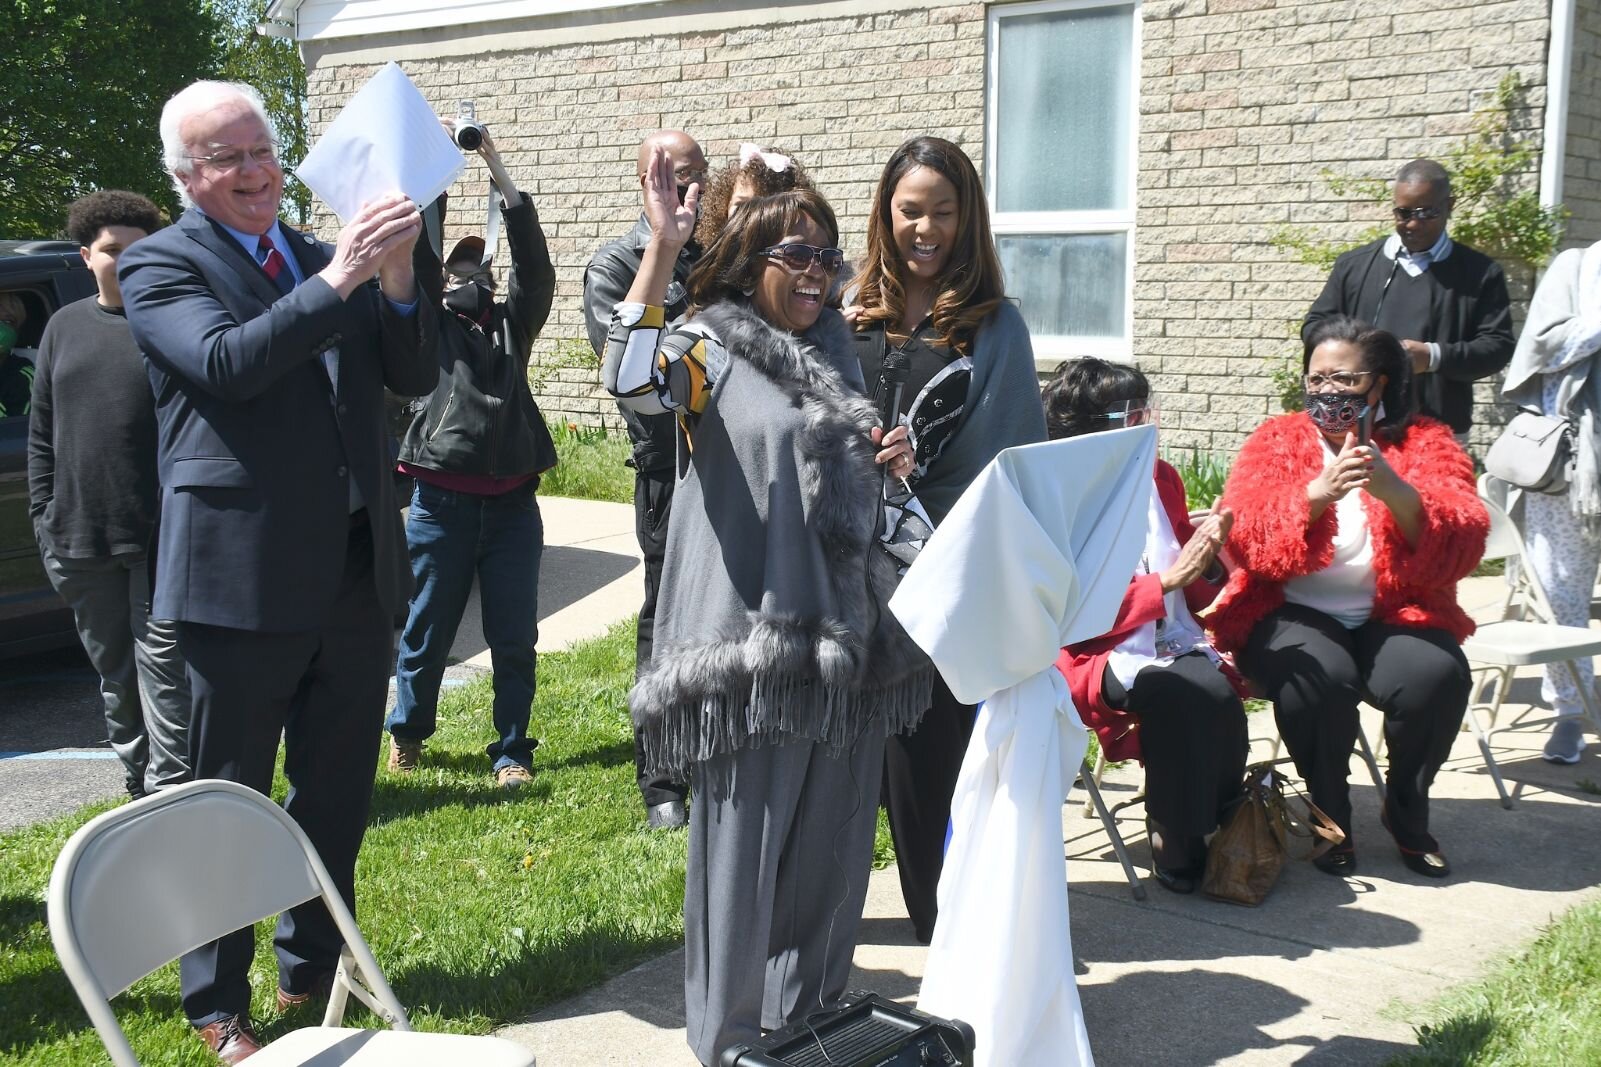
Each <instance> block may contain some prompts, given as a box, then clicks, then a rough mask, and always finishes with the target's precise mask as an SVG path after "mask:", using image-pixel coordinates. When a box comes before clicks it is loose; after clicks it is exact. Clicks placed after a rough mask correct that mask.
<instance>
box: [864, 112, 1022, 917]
mask: <svg viewBox="0 0 1601 1067" xmlns="http://www.w3.org/2000/svg"><path fill="white" fill-rule="evenodd" d="M854 285H855V290H854V292H853V293H849V294H847V303H850V304H852V305H854V306H853V308H852V309H851V312H852V313H853V314H854V316H855V325H856V331H857V332H856V344H857V349H856V350H857V356H858V358H859V359H860V361H861V366H862V374H863V378H864V380H865V381H866V382H867V384H868V387H869V388H870V389H872V390H874V393H875V397H874V398H875V400H876V401H878V402H880V403H882V402H883V401H884V400H885V399H888V397H887V396H879V395H878V394H879V393H881V392H884V390H886V389H890V388H892V386H889V385H886V384H884V383H883V382H882V381H881V378H882V368H883V366H884V363H885V359H886V357H887V356H888V355H889V354H890V353H891V352H894V353H895V354H896V356H897V359H904V360H906V361H907V362H908V363H909V371H908V373H907V378H906V380H905V382H904V384H903V385H902V386H901V404H900V410H899V412H897V415H898V416H899V418H900V419H901V423H902V425H904V426H905V427H906V428H907V430H908V432H909V436H908V440H909V441H910V442H911V444H912V447H913V449H914V450H915V460H916V464H915V467H914V469H913V470H912V472H911V473H910V474H909V475H908V476H907V479H906V482H907V488H908V489H909V491H910V492H911V493H913V494H915V495H916V497H917V500H918V502H919V503H921V504H922V506H923V508H924V510H925V511H926V512H927V514H928V517H929V518H930V519H931V520H932V521H933V522H934V523H936V524H937V523H939V522H940V520H942V519H943V518H944V517H945V515H946V513H947V512H949V511H950V509H951V507H952V506H953V505H954V504H955V503H956V500H957V498H958V497H959V496H961V495H962V492H963V491H964V490H965V489H966V488H967V486H968V483H970V482H971V481H972V480H973V479H974V477H976V476H977V475H978V472H979V471H981V470H983V469H984V465H985V464H987V463H988V462H989V461H990V460H992V459H994V458H995V456H996V454H997V453H999V452H1000V451H1001V450H1002V449H1004V448H1009V447H1011V446H1012V445H1021V444H1029V443H1031V442H1035V441H1043V440H1045V416H1044V413H1043V410H1042V409H1041V407H1040V393H1039V380H1038V378H1037V377H1036V376H1035V372H1034V350H1033V346H1032V345H1031V344H1030V343H1029V336H1028V327H1027V326H1025V325H1024V324H1023V316H1022V315H1021V314H1019V313H1018V310H1017V308H1015V307H1014V306H1012V305H1011V304H1010V303H1008V302H1007V300H1006V294H1005V290H1004V289H1003V280H1002V277H1001V264H1000V258H999V257H998V256H997V255H996V252H995V240H994V238H993V237H992V236H991V233H990V221H989V209H988V208H987V207H986V206H985V203H984V190H983V186H982V185H981V184H980V183H979V178H978V171H977V170H976V169H975V168H974V167H973V162H972V160H970V159H968V158H967V155H966V153H964V152H963V151H962V150H961V149H960V148H958V147H957V146H956V145H954V144H952V143H951V142H950V141H947V140H944V139H942V138H939V137H917V138H913V139H912V140H910V141H907V142H906V143H905V144H903V145H901V146H900V147H899V148H898V149H896V150H895V153H894V154H893V155H892V156H890V158H889V162H888V163H886V164H885V165H884V171H883V174H882V175H881V176H880V178H879V181H878V187H877V189H876V190H875V192H874V194H873V205H872V211H871V213H870V214H869V216H868V220H867V254H866V256H865V257H864V259H863V262H862V267H861V273H860V274H859V275H858V276H857V278H856V279H855V281H854ZM973 713H974V708H973V707H971V706H969V705H965V704H962V703H960V702H959V701H957V700H956V698H955V697H953V696H952V695H951V692H950V690H949V689H948V688H947V687H946V686H945V684H944V682H943V681H941V680H940V679H938V678H936V679H935V682H934V695H933V704H932V707H930V709H929V711H928V714H927V715H925V716H924V717H923V723H922V725H921V726H919V727H918V728H917V730H915V731H913V732H911V733H907V734H902V735H896V736H895V737H892V738H890V741H889V745H888V747H887V750H886V754H885V768H884V774H885V791H884V794H885V801H886V805H887V807H888V809H889V824H890V830H891V832H892V834H893V836H894V838H895V856H896V862H897V867H898V870H899V873H900V879H901V892H902V895H903V896H904V897H905V899H906V910H907V914H908V915H909V916H910V918H911V920H912V926H913V929H914V932H915V933H916V936H917V939H918V940H919V941H921V942H923V943H925V944H926V943H927V942H928V941H929V940H930V939H931V938H932V937H933V935H934V921H935V918H936V916H937V915H938V911H939V907H938V903H937V899H936V893H937V890H938V888H939V877H940V870H941V868H942V867H943V865H944V858H945V827H946V824H947V823H948V822H949V821H950V811H951V794H952V792H953V791H954V790H955V788H956V777H957V775H958V773H959V772H960V771H961V768H962V756H963V754H964V753H965V752H966V751H967V741H968V738H969V737H970V736H971V734H972V731H973Z"/></svg>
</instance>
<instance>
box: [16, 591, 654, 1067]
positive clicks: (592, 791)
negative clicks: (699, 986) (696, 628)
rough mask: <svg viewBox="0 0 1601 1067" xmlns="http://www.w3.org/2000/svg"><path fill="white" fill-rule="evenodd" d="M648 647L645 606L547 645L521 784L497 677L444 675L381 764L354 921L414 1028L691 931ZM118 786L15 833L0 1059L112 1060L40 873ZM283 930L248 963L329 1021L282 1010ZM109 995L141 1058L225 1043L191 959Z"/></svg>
mask: <svg viewBox="0 0 1601 1067" xmlns="http://www.w3.org/2000/svg"><path fill="white" fill-rule="evenodd" d="M633 655H634V628H633V622H632V620H630V621H628V622H626V623H623V624H621V625H619V626H617V627H616V628H614V629H613V630H612V631H611V632H610V633H609V634H608V635H607V636H605V637H603V638H600V639H597V640H595V641H591V642H588V643H586V644H583V645H580V646H578V647H576V648H575V649H573V650H572V651H570V652H565V653H554V654H550V655H545V656H542V657H540V664H539V696H538V701H537V704H536V706H535V709H534V731H535V733H536V734H537V735H538V736H539V737H540V738H541V739H542V741H543V743H542V744H541V745H540V747H539V751H538V753H537V755H536V757H535V761H534V762H535V768H536V777H535V781H534V783H533V784H532V785H531V786H529V787H527V788H526V789H525V790H524V791H523V792H522V793H521V794H517V795H508V794H504V793H502V792H501V791H500V790H498V789H497V788H496V787H495V786H494V784H493V782H492V781H491V779H490V777H489V762H488V759H487V758H486V757H485V755H484V749H483V746H484V745H485V744H487V743H488V742H489V741H490V740H491V738H492V731H491V728H490V718H489V700H490V689H489V686H488V683H487V682H481V683H475V684H471V685H467V686H463V687H460V688H457V689H453V690H446V695H445V697H444V699H443V700H442V701H441V707H440V716H439V733H438V734H437V735H436V736H435V738H434V739H433V741H432V742H430V746H429V750H428V754H427V756H426V757H425V760H424V764H423V767H422V768H421V769H420V770H418V771H417V772H415V773H414V774H413V775H411V776H410V777H407V778H400V777H396V776H392V775H389V774H387V773H385V772H383V771H380V772H379V778H378V784H377V788H376V790H375V792H374V796H373V815H372V823H371V828H370V829H369V830H368V833H367V838H366V843H365V845H364V846H363V848H362V852H361V861H360V865H359V867H358V871H357V877H358V889H357V897H358V911H357V921H358V922H359V923H360V925H361V928H362V931H363V932H364V933H365V934H366V936H367V939H368V941H369V942H370V944H371V945H372V948H373V952H374V953H375V954H376V955H377V957H378V960H379V963H380V965H381V966H382V967H383V968H384V971H385V973H386V974H387V975H388V977H389V980H390V982H391V984H392V985H393V986H394V988H395V992H396V995H398V996H399V998H400V1000H401V1003H403V1004H405V1005H406V1006H407V1007H408V1008H409V1009H410V1013H411V1019H412V1022H413V1024H414V1025H415V1026H416V1027H417V1028H418V1029H422V1030H446V1031H454V1032H464V1033H483V1032H487V1031H489V1030H491V1029H492V1028H494V1027H495V1026H497V1025H499V1024H501V1023H505V1022H510V1021H514V1020H517V1019H520V1018H522V1017H523V1016H525V1015H526V1014H527V1013H528V1012H530V1011H531V1010H533V1009H536V1008H538V1007H540V1006H541V1005H543V1004H546V1003H549V1002H550V1001H553V1000H556V999H559V998H561V997H565V996H567V995H570V994H572V993H574V992H576V991H578V990H580V989H583V988H586V987H588V986H592V985H594V984H596V983H597V982H599V981H601V980H602V979H604V978H606V977H607V976H609V975H611V974H615V973H617V972H619V971H621V970H624V969H626V968H627V967H629V966H630V965H632V964H634V963H636V962H638V961H640V960H642V959H644V958H647V957H649V956H652V955H655V954H658V953H661V952H664V951H667V950H669V949H671V948H674V947H675V946H676V945H678V944H679V943H681V940H682V937H683V921H682V915H681V908H682V905H683V885H684V847H685V841H686V838H685V834H684V833H683V832H681V831H679V832H665V833H649V832H647V831H646V830H645V829H644V812H643V809H642V807H641V805H640V803H639V793H638V791H637V790H636V788H635V785H634V765H633V749H632V741H631V732H630V729H629V725H628V721H627V713H626V710H625V704H624V695H625V693H626V692H627V689H628V686H629V685H630V684H632V681H633V667H634V662H633ZM283 785H284V783H283V781H282V778H281V776H280V779H279V781H278V783H277V786H276V791H277V795H279V796H280V797H281V795H282V790H283ZM108 806H110V805H108V804H101V805H98V806H96V807H92V808H90V809H86V810H85V811H83V812H80V813H79V814H77V815H74V816H71V817H69V818H66V819H61V820H57V821H55V822H52V823H49V824H46V825H41V826H37V827H33V828H30V829H27V830H23V831H20V832H16V833H12V834H7V835H4V836H0V1061H3V1062H6V1063H27V1064H49V1065H51V1067H58V1065H75V1064H92V1063H104V1062H105V1060H104V1053H103V1052H102V1051H101V1048H100V1044H99V1041H98V1040H97V1038H96V1037H95V1034H94V1031H93V1030H92V1029H90V1027H89V1025H88V1020H87V1017H86V1016H85V1015H84V1014H83V1011H82V1009H81V1008H80V1006H79V1004H78V1002H77V999H76V997H75V996H74V995H73V993H72V990H71V988H70V987H69V986H68V984H67V981H66V978H65V976H63V975H62V973H61V971H60V969H59V967H58V966H57V964H56V960H55V955H54V953H53V952H52V951H51V948H50V938H49V934H48V932H47V931H46V929H45V925H44V893H45V886H46V883H47V882H48V880H49V876H50V867H51V864H52V863H53V862H54V861H55V856H56V853H57V852H58V851H59V850H60V848H61V846H62V844H63V843H64V842H65V840H66V838H67V837H68V835H70V834H71V832H72V831H73V830H74V829H76V828H77V827H78V826H80V825H82V823H83V822H85V821H86V820H87V819H88V818H89V817H90V816H92V815H94V814H96V813H98V812H99V811H103V810H105V809H106V808H107V807H108ZM270 939H271V928H270V925H269V924H265V923H264V924H261V925H260V926H259V927H258V930H257V944H258V951H257V956H256V966H255V969H254V970H253V971H252V974H251V980H252V983H253V985H254V993H255V999H254V1014H255V1017H256V1018H257V1019H258V1020H265V1021H266V1025H265V1026H264V1027H263V1028H262V1029H263V1033H264V1036H266V1037H269V1038H270V1037H272V1036H274V1035H275V1034H277V1033H280V1032H281V1031H282V1030H284V1029H285V1028H286V1027H287V1026H288V1025H289V1024H292V1025H296V1026H298V1025H309V1024H314V1023H315V1022H317V1021H318V1019H317V1017H316V1014H315V1013H313V1012H311V1011H310V1010H308V1009H301V1010H300V1011H299V1012H297V1013H296V1014H294V1015H291V1016H288V1017H284V1018H279V1017H277V1016H275V1015H274V1014H273V1009H272V998H273V990H274V988H275V986H276V984H277V970H276V966H275V964H274V961H273V956H272V952H271V947H270ZM113 1005H114V1006H115V1007H116V1008H117V1009H118V1013H119V1017H120V1018H121V1020H122V1024H123V1026H124V1028H125V1030H126V1031H127V1033H128V1036H129V1040H130V1041H131V1042H132V1043H133V1046H134V1050H135V1051H136V1052H137V1053H138V1054H139V1056H140V1058H141V1059H142V1060H143V1062H145V1063H150V1064H194V1065H196V1067H200V1065H203V1064H206V1063H208V1062H214V1061H211V1060H209V1058H208V1056H207V1055H205V1054H203V1052H202V1048H201V1046H200V1044H199V1043H198V1042H197V1041H196V1040H194V1039H193V1038H192V1037H191V1036H190V1034H189V1032H188V1026H187V1024H186V1023H185V1022H184V1020H183V1019H182V1016H181V1013H180V1010H179V1001H178V980H177V969H176V966H169V967H167V968H165V969H163V970H161V971H158V972H156V973H155V974H154V975H152V976H150V977H149V978H147V979H145V980H143V981H141V982H139V983H138V984H137V985H135V986H134V987H133V989H131V990H130V991H129V992H128V993H126V994H124V995H123V996H121V997H119V998H117V999H116V1000H115V1001H113ZM360 1017H361V1016H360V1015H358V1014H356V1013H353V1014H352V1016H351V1018H352V1019H359V1018H360Z"/></svg>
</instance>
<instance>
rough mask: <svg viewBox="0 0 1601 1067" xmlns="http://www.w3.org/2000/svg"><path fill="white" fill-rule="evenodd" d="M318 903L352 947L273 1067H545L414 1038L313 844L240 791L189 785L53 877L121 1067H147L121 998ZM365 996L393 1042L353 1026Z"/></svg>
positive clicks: (87, 1002) (138, 810)
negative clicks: (205, 951)
mask: <svg viewBox="0 0 1601 1067" xmlns="http://www.w3.org/2000/svg"><path fill="white" fill-rule="evenodd" d="M318 897H321V899H322V902H323V904H324V905H326V906H327V908H328V912H329V914H330V915H332V916H333V920H334V925H335V926H337V927H338V929H339V933H340V935H341V936H342V937H343V938H344V939H345V945H344V948H343V950H342V951H341V952H340V958H339V967H338V970H337V972H336V973H335V976H334V985H333V992H332V995H331V996H330V997H329V1000H328V1011H327V1014H326V1015H324V1017H323V1024H322V1026H308V1027H303V1028H301V1029H299V1030H295V1031H293V1032H291V1033H288V1034H285V1035H284V1036H283V1037H280V1038H279V1039H278V1040H276V1041H274V1042H273V1043H272V1044H270V1045H268V1046H267V1047H266V1048H264V1049H262V1050H261V1051H260V1052H258V1053H256V1054H255V1056H253V1057H252V1058H253V1059H256V1062H257V1063H258V1064H260V1065H261V1067H283V1065H288V1064H297V1065H312V1064H315V1065H316V1067H334V1065H336V1064H357V1065H362V1064H371V1065H382V1067H421V1065H423V1064H442V1063H471V1064H475V1065H480V1067H532V1065H533V1062H534V1059H533V1056H532V1055H531V1054H530V1053H528V1052H527V1051H526V1050H525V1049H522V1048H519V1047H518V1046H516V1045H514V1044H512V1043H511V1042H509V1041H502V1040H500V1039H499V1038H494V1037H463V1036H459V1035H456V1034H420V1033H416V1032H414V1031H412V1029H411V1025H410V1023H408V1022H407V1020H406V1010H405V1009H404V1008H402V1007H401V1006H400V1001H398V1000H397V999H395V993H394V990H392V989H390V988H389V983H388V982H387V981H385V979H384V976H383V972H382V971H380V970H379V969H378V962H377V960H375V959H373V955H372V950H371V949H369V948H368V947H367V942H366V940H365V939H364V938H363V937H362V936H361V931H360V930H359V929H357V927H356V920H355V919H354V918H353V917H352V916H351V914H350V909H349V908H347V907H345V903H344V901H343V900H342V899H341V898H340V896H339V891H338V889H337V888H336V887H335V886H334V884H333V881H332V879H330V878H329V877H328V871H327V869H326V868H324V867H323V865H322V860H321V859H320V858H318V856H317V852H316V849H314V848H313V847H312V845H311V842H310V841H308V840H307V839H306V835H305V832H304V831H302V830H301V829H300V827H299V826H298V825H296V824H295V821H294V820H293V819H291V818H290V817H289V816H288V814H287V813H285V812H284V810H283V809H282V808H280V807H279V806H278V805H276V804H274V803H273V802H272V801H271V800H270V799H268V798H267V797H265V796H263V795H261V794H260V793H257V792H256V791H255V790H252V789H247V788H245V787H244V786H242V785H239V784H237V783H235V782H223V781H214V780H204V781H199V782H190V783H189V784H187V785H180V786H175V787H173V788H171V789H165V790H162V791H161V792H159V793H155V794H152V795H151V796H148V797H145V798H144V799H143V800H136V801H134V802H133V803H131V804H128V805H125V806H123V807H120V808H115V809H113V810H111V811H108V812H106V813H105V814H104V815H101V816H99V817H97V818H95V819H91V820H90V821H89V822H88V823H86V824H85V825H84V826H82V827H81V828H80V829H79V830H78V832H77V833H75V834H73V835H72V837H71V838H70V839H69V840H68V841H67V844H66V847H65V848H63V849H62V850H61V855H60V856H58V857H57V858H56V865H55V869H54V870H53V871H52V872H51V875H50V890H49V899H48V904H47V908H48V914H49V921H50V939H51V941H53V942H54V944H55V948H56V955H57V957H59V959H60V961H61V969H62V970H64V971H65V972H66V973H67V979H68V981H70V982H71V983H72V988H73V991H74V992H75V993H77V994H78V999H79V1000H80V1001H82V1002H83V1006H84V1009H85V1010H86V1011H87V1012H88V1014H89V1020H90V1021H91V1022H92V1023H93V1024H94V1027H95V1030H96V1031H97V1032H98V1033H99V1035H100V1040H101V1042H102V1043H103V1044H104V1045H105V1046H106V1051H107V1052H108V1053H109V1054H110V1056H111V1061H112V1063H114V1064H116V1067H138V1064H139V1061H138V1059H137V1058H136V1057H135V1056H134V1053H133V1049H132V1047H130V1046H129V1044H128V1039H127V1037H126V1036H125V1035H124V1034H123V1032H122V1027H121V1026H119V1025H118V1024H117V1017H116V1015H115V1014H114V1013H113V1012H112V1010H111V1004H110V1002H109V1001H110V998H111V997H113V996H116V995H117V994H118V993H121V992H122V991H124V990H126V989H127V988H128V987H129V986H131V985H132V984H133V983H134V982H136V981H138V980H139V979H141V978H143V977H144V976H145V975H147V974H149V973H150V972H151V971H154V970H156V969H157V968H158V967H161V966H163V965H164V964H166V963H167V962H169V961H170V960H173V959H175V958H177V957H178V956H181V955H182V954H184V953H185V952H188V951H190V950H191V949H195V948H199V947H200V946H201V945H203V944H205V943H206V942H208V941H213V940H215V939H216V938H218V937H220V936H222V935H223V934H226V933H228V932H230V931H232V930H238V929H241V928H243V927H246V926H249V925H251V924H252V923H255V922H257V921H258V920H260V919H264V918H266V917H267V916H269V915H276V914H277V913H279V912H281V911H285V910H287V909H288V908H291V907H293V906H295V905H296V904H303V903H305V902H306V901H308V900H314V899H317V898H318ZM352 996H353V997H355V998H356V999H357V1000H359V1001H361V1003H363V1004H365V1005H366V1006H367V1007H369V1008H371V1009H372V1011H373V1012H375V1013H376V1014H377V1015H378V1016H379V1017H380V1018H382V1019H383V1020H384V1021H385V1022H386V1023H388V1024H389V1025H390V1026H391V1027H392V1028H393V1029H390V1030H378V1031H374V1030H350V1029H344V1028H342V1027H340V1026H339V1023H340V1022H341V1020H342V1019H343V1017H344V1011H345V1004H346V1001H347V1000H348V998H350V997H352Z"/></svg>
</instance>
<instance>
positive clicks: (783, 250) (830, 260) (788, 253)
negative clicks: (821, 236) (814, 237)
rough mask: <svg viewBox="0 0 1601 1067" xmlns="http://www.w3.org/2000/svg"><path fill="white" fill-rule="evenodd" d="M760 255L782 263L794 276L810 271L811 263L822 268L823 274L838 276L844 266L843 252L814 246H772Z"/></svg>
mask: <svg viewBox="0 0 1601 1067" xmlns="http://www.w3.org/2000/svg"><path fill="white" fill-rule="evenodd" d="M762 255H764V256H766V257H767V258H769V259H776V260H780V261H782V262H783V264H784V266H786V267H788V268H789V269H790V270H792V271H794V272H795V273H796V274H801V273H803V272H805V271H807V270H810V269H811V266H812V264H813V263H816V264H817V265H818V266H820V267H822V268H823V273H824V274H838V273H839V269H840V268H841V267H843V266H844V265H845V253H844V252H841V251H840V250H839V249H837V248H817V247H815V246H814V245H800V244H788V245H774V246H773V247H771V248H764V249H762Z"/></svg>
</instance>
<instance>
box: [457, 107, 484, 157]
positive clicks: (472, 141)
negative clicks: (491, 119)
mask: <svg viewBox="0 0 1601 1067" xmlns="http://www.w3.org/2000/svg"><path fill="white" fill-rule="evenodd" d="M483 143H484V125H483V123H481V122H479V121H478V112H477V111H476V110H475V109H474V107H473V102H472V101H471V100H463V101H462V102H461V103H460V104H458V105H457V106H456V145H457V147H459V148H460V149H461V150H462V151H463V152H476V151H478V148H479V146H480V145H482V144H483Z"/></svg>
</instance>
